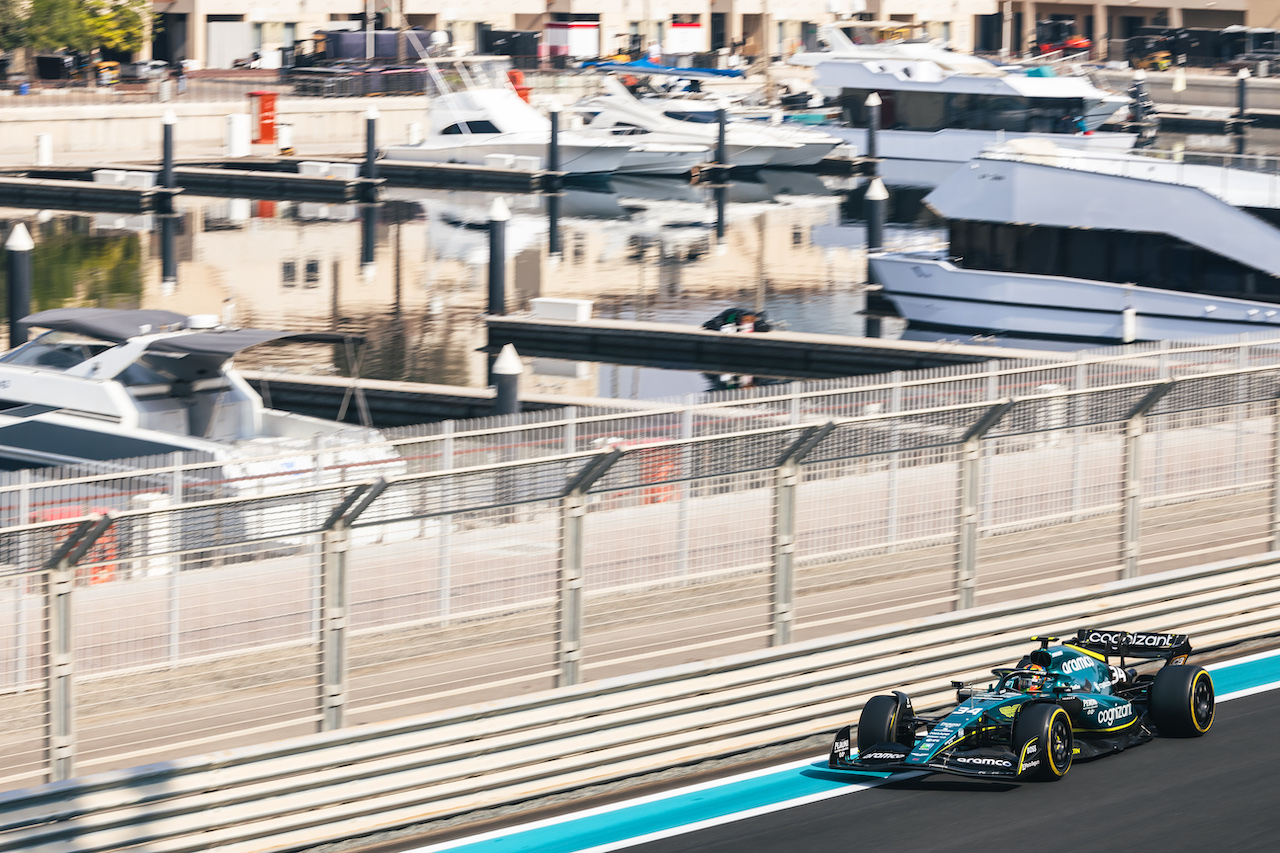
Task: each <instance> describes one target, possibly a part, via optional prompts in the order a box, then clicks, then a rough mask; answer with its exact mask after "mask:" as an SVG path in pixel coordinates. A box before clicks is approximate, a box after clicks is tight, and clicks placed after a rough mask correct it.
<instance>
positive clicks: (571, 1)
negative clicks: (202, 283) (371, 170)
mask: <svg viewBox="0 0 1280 853" xmlns="http://www.w3.org/2000/svg"><path fill="white" fill-rule="evenodd" d="M1267 2H1269V4H1270V5H1261V4H1260V2H1258V3H1255V4H1254V5H1255V9H1254V10H1252V11H1248V10H1247V6H1248V4H1247V0H1172V2H1170V3H1150V2H1145V0H1129V2H1127V3H1125V4H1090V3H1068V2H1033V0H468V2H459V0H367V2H361V0H172V2H164V0H156V2H155V4H154V9H155V11H156V13H157V14H158V15H159V16H160V20H161V23H162V26H161V28H160V30H159V32H158V35H157V38H156V41H155V44H154V54H155V56H156V57H157V58H160V59H166V60H169V61H177V60H187V61H189V62H190V67H193V68H225V67H230V66H231V65H232V63H233V62H235V61H236V60H238V59H244V58H247V57H249V56H251V55H252V54H254V53H258V54H259V55H260V56H261V62H262V64H263V65H265V66H267V67H270V66H271V65H272V64H273V63H274V62H276V61H279V56H280V50H281V48H289V47H292V46H294V45H295V44H297V43H299V42H303V41H306V40H308V39H311V38H312V37H313V34H314V33H316V32H318V31H324V30H332V29H360V28H362V27H363V26H364V24H363V22H364V20H365V17H366V15H372V16H373V17H374V20H375V23H376V25H377V26H378V27H382V28H399V27H402V26H407V27H413V28H417V29H419V30H422V31H428V32H424V33H422V34H421V37H419V36H417V35H415V37H414V38H415V39H416V40H419V41H421V42H423V43H425V42H426V41H427V40H428V37H429V33H430V32H440V33H444V34H446V37H447V39H448V42H449V44H450V45H451V46H452V48H453V49H455V50H457V51H462V52H466V51H477V50H480V49H482V48H483V47H484V46H485V43H486V39H485V34H486V33H487V32H490V31H495V30H497V31H508V30H513V31H521V32H532V33H536V34H538V39H537V43H538V48H537V50H538V52H539V54H540V55H541V56H543V57H557V56H563V57H567V58H571V59H586V58H594V57H597V56H612V55H617V54H627V55H630V56H635V55H637V54H641V53H646V54H651V55H662V56H664V57H666V58H667V60H668V61H691V60H681V59H680V58H681V57H692V56H695V55H703V56H704V57H706V58H704V59H702V60H699V61H702V62H710V61H715V60H714V59H711V58H710V57H709V56H708V55H710V54H718V55H720V56H731V55H736V56H742V57H745V58H746V59H748V60H749V59H751V58H754V57H759V56H774V57H784V56H787V55H789V54H791V53H794V52H796V51H799V50H813V49H816V48H817V47H818V39H817V33H818V27H819V26H820V25H821V24H824V23H833V22H840V21H847V20H851V19H855V18H859V17H861V18H863V19H871V20H876V21H896V22H901V23H903V24H912V25H917V26H916V32H917V33H918V34H922V35H927V36H930V37H932V38H936V39H941V40H943V41H945V42H947V43H948V44H949V45H950V46H952V47H953V48H955V49H956V50H962V51H974V50H979V51H991V52H996V51H1006V52H1008V53H1010V54H1019V53H1022V52H1023V51H1025V50H1026V49H1027V48H1028V46H1029V45H1031V44H1033V43H1034V40H1035V23H1036V21H1040V20H1050V19H1059V20H1071V21H1072V22H1073V25H1074V28H1075V30H1076V32H1078V33H1079V34H1080V35H1084V36H1086V37H1088V38H1089V39H1091V40H1092V41H1093V43H1094V44H1095V45H1097V46H1098V48H1097V49H1096V51H1095V56H1099V57H1103V56H1105V53H1106V51H1105V46H1106V45H1107V43H1108V41H1110V40H1113V39H1122V38H1127V37H1129V36H1131V35H1133V34H1134V33H1135V32H1136V31H1137V28H1138V27H1143V26H1171V27H1178V26H1186V27H1212V28H1219V27H1225V26H1229V25H1231V24H1243V23H1245V22H1246V17H1247V18H1248V21H1249V23H1250V25H1251V26H1276V25H1277V24H1276V21H1277V20H1280V0H1267ZM1140 3H1141V5H1140ZM411 55H412V52H411Z"/></svg>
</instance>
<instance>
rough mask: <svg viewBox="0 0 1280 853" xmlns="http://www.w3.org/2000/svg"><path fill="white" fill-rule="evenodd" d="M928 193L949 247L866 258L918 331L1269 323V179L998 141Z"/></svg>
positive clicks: (1274, 293) (1191, 329) (1275, 264)
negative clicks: (1033, 148)
mask: <svg viewBox="0 0 1280 853" xmlns="http://www.w3.org/2000/svg"><path fill="white" fill-rule="evenodd" d="M925 203H926V204H927V205H928V206H929V207H930V208H932V209H933V210H934V211H935V212H936V213H937V214H938V215H940V216H942V217H944V218H945V219H946V220H947V224H948V228H949V232H950V247H949V248H948V250H947V251H945V252H929V253H884V254H878V255H872V256H871V258H870V266H871V270H872V274H873V275H874V277H875V280H876V281H877V282H878V283H879V284H880V285H881V286H882V287H883V289H884V293H885V295H886V296H887V297H888V298H889V300H890V301H892V302H893V303H894V305H895V306H896V307H897V309H898V312H899V313H900V314H901V315H902V316H903V317H905V318H907V319H908V320H909V321H910V322H911V324H912V326H913V327H914V328H917V329H926V330H935V331H944V332H955V331H964V332H970V331H980V332H999V333H1006V334H1010V335H1015V336H1030V337H1039V338H1057V339H1063V340H1071V341H1079V342H1089V343H1114V342H1127V341H1135V340H1165V339H1170V338H1187V337H1203V336H1206V335H1214V334H1231V333H1237V332H1248V331H1261V330H1280V229H1278V228H1276V227H1275V226H1274V225H1272V224H1270V222H1272V221H1280V178H1277V177H1276V176H1275V175H1270V174H1264V173H1259V172H1252V171H1247V170H1244V169H1232V168H1227V167H1223V166H1212V165H1203V164H1201V165H1196V164H1190V163H1179V162H1176V161H1171V160H1157V159H1154V158H1152V157H1144V156H1138V155H1132V154H1131V155H1127V156H1123V157H1118V156H1109V157H1103V158H1093V157H1087V156H1085V155H1083V154H1081V153H1080V152H1058V153H1057V154H1056V155H1052V156H1050V155H1048V154H1046V153H1045V152H1044V151H1039V152H1036V153H1028V152H1027V151H1025V150H1022V151H1020V150H1018V149H1016V148H1005V149H996V150H992V151H989V152H987V153H986V154H985V155H983V156H982V157H980V158H978V159H976V160H974V161H973V163H971V164H970V165H969V166H968V167H962V168H960V169H958V170H957V171H956V172H955V173H954V174H953V175H952V176H951V177H949V178H948V179H947V180H945V181H944V182H943V183H942V184H941V185H940V186H939V187H938V188H937V189H935V190H934V191H933V192H932V193H930V194H929V196H928V197H927V198H926V199H925ZM1269 220H1270V221H1269Z"/></svg>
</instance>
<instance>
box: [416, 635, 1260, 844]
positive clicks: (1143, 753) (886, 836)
mask: <svg viewBox="0 0 1280 853" xmlns="http://www.w3.org/2000/svg"><path fill="white" fill-rule="evenodd" d="M1193 662H1194V659H1193ZM1205 668H1206V669H1208V670H1209V671H1210V672H1211V673H1212V676H1213V680H1214V686H1215V690H1216V692H1217V695H1218V703H1219V708H1218V711H1217V715H1216V717H1215V720H1214V725H1213V729H1212V730H1211V731H1210V732H1209V733H1208V734H1207V735H1205V736H1204V737H1202V738H1195V739H1179V738H1157V739H1155V740H1153V741H1151V742H1150V743H1148V744H1144V745H1142V746H1139V747H1135V748H1133V749H1130V750H1127V751H1125V752H1123V753H1121V754H1118V755H1111V756H1105V757H1103V758H1099V759H1096V760H1094V761H1088V762H1077V763H1076V764H1074V765H1073V766H1072V769H1071V772H1069V773H1068V774H1067V776H1066V777H1065V778H1063V779H1062V780H1061V781H1058V782H1055V783H1050V784H1045V783H1040V784H1036V783H1025V784H1018V783H1010V782H996V781H988V780H979V779H968V778H962V777H957V776H950V775H944V774H925V773H897V774H893V775H890V774H887V773H886V774H874V775H873V774H851V773H840V772H835V771H831V770H829V769H828V768H827V759H826V755H825V754H824V755H820V756H815V757H813V758H810V759H806V760H803V761H798V762H797V761H793V762H790V763H787V764H782V765H778V766H774V767H770V768H766V769H763V770H756V771H753V772H751V773H745V774H740V775H736V776H731V777H728V778H721V779H717V780H715V781H712V782H706V783H702V784H697V785H691V786H686V787H681V788H677V789H673V790H668V791H664V792H661V793H658V794H653V795H649V796H645V797H641V798H637V799H630V800H625V801H622V802H616V803H612V804H610V805H607V806H602V807H599V808H594V809H590V810H586V811H579V812H574V813H571V814H566V815H561V816H559V817H555V818H551V819H547V820H542V821H538V822H535V823H527V824H523V825H518V826H513V827H508V828H505V829H502V830H499V831H495V832H490V833H485V834H483V835H475V836H471V837H466V838H460V839H455V840H452V841H449V842H445V843H440V844H428V845H424V846H419V847H415V848H409V849H408V850H406V848H400V849H401V850H406V853H444V851H450V853H535V851H536V853H605V851H610V850H621V849H633V850H636V851H638V853H675V851H680V852H681V853H684V851H699V853H744V851H751V853H784V852H785V853H806V851H814V853H819V851H821V853H829V851H832V850H841V851H844V850H863V849H866V850H930V851H951V850H954V851H969V850H980V849H990V848H991V847H992V845H995V847H996V848H1005V849H1012V848H1013V847H1014V846H1022V845H1028V846H1031V847H1034V848H1035V849H1037V850H1041V851H1056V850H1081V851H1083V850H1097V851H1109V850H1135V849H1141V850H1144V851H1145V850H1150V851H1182V850H1196V851H1205V850H1214V851H1216V850H1229V851H1253V850H1257V851H1275V850H1280V766H1278V765H1280V690H1277V688H1280V650H1274V651H1269V652H1265V653H1262V654H1256V655H1249V656H1246V657H1239V658H1235V659H1231V660H1225V661H1221V662H1218V663H1215V664H1211V665H1208V666H1206V667H1205ZM855 795H856V796H855ZM872 845H875V846H872Z"/></svg>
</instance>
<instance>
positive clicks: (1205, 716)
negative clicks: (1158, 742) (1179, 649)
mask: <svg viewBox="0 0 1280 853" xmlns="http://www.w3.org/2000/svg"><path fill="white" fill-rule="evenodd" d="M1147 697H1148V701H1149V703H1150V709H1151V722H1153V723H1155V724H1156V731H1157V732H1159V733H1160V734H1161V735H1162V736H1164V737H1200V736H1201V735H1202V734H1204V733H1205V732H1207V731H1209V727H1210V726H1212V725H1213V709H1214V695H1213V679H1212V678H1210V677H1209V673H1207V672H1205V671H1204V670H1203V669H1201V668H1200V667H1198V666H1166V667H1165V668H1164V669H1162V670H1160V671H1159V672H1157V673H1156V677H1155V680H1154V681H1152V682H1151V692H1150V693H1148V694H1147Z"/></svg>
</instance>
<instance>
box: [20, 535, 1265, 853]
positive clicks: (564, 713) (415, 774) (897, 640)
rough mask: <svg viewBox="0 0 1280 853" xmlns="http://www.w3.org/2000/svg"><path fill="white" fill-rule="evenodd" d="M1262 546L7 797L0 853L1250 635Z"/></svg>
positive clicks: (757, 737) (420, 814) (209, 831)
mask: <svg viewBox="0 0 1280 853" xmlns="http://www.w3.org/2000/svg"><path fill="white" fill-rule="evenodd" d="M1277 556H1280V555H1277V553H1275V552H1273V553H1271V554H1270V555H1268V559H1267V560H1257V559H1254V560H1239V561H1231V562H1225V563H1217V564H1213V565H1208V566H1201V567H1196V568H1192V569H1182V570H1178V571H1173V572H1168V573H1165V574H1163V575H1158V576H1150V577H1144V578H1137V579H1130V580H1124V581H1117V582H1113V583H1109V584H1104V585H1100V586H1095V587H1089V588H1084V589H1080V590H1077V591H1074V592H1071V593H1060V594H1053V595H1046V596H1041V597H1038V598H1035V599H1031V600H1027V601H1025V602H1021V603H1017V604H1012V605H998V606H990V607H985V608H976V609H973V610H968V611H965V612H963V613H953V614H948V615H946V616H940V617H933V618H929V619H922V620H916V621H912V622H904V623H900V624H897V625H893V626H889V627H884V628H877V629H873V630H865V631H859V632H855V633H850V634H844V635H841V636H838V637H832V638H826V639H823V640H820V641H812V642H806V643H795V644H791V645H789V646H787V647H785V648H780V649H772V650H768V651H763V652H755V653H750V654H743V655H737V656H733V657H726V658H721V659H718V660H713V661H707V662H703V663H699V664H696V665H685V666H679V667H672V668H668V669H664V670H658V671H653V672H647V673H642V674H638V675H633V676H627V677H623V678H617V679H612V680H604V681H599V682H595V683H592V684H589V685H582V686H577V687H572V688H565V689H560V690H554V691H547V692H544V693H539V694H536V695H533V696H529V697H524V698H521V699H512V700H506V701H501V702H492V703H486V704H480V705H473V706H471V707H468V708H461V709H457V710H453V711H449V712H442V713H436V714H431V715H426V716H421V717H417V718H412V719H406V720H401V721H397V722H394V723H387V724H381V725H373V726H367V727H360V728H356V729H347V730H342V731H338V732H334V733H328V734H323V735H312V736H308V737H302V738H296V739H293V740H287V741H281V742H278V743H275V744H272V745H270V746H267V747H255V748H248V749H239V750H228V751H224V752H219V753H214V754H211V755H206V756H201V757H198V758H192V759H187V760H183V761H175V762H168V763H165V764H157V765H152V766H149V767H141V768H134V769H130V770H125V771H117V772H111V773H103V774H99V775H96V776H89V777H83V778H80V779H75V780H71V781H68V782H60V783H53V784H49V785H44V786H41V787H38V788H32V789H27V790H24V791H16V792H13V793H9V794H5V795H0V851H3V850H23V851H27V853H44V852H45V851H47V853H54V851H57V852H58V853H61V852H62V851H65V850H68V849H75V850H77V851H79V853H92V851H111V850H117V849H120V848H122V847H125V846H128V847H129V848H130V849H137V850H149V851H159V850H163V851H165V853H186V851H197V850H209V849H217V850H219V851H220V853H255V851H265V850H267V849H270V850H273V851H285V850H298V849H303V848H308V847H311V846H313V845H315V844H319V843H322V842H326V841H333V840H338V839H342V838H347V837H351V836H355V835H359V834H363V833H369V832H372V831H376V830H383V829H388V828H391V827H395V826H403V825H410V824H414V823H419V822H423V821H427V820H432V819H436V818H442V817H445V816H449V815H455V814H459V813H464V812H467V811H471V810H474V809H477V808H483V807H487V806H493V805H497V804H502V803H512V802H518V801H521V800H525V799H528V798H531V797H538V796H543V795H546V794H550V793H554V792H560V791H566V790H570V789H574V788H578V787H582V786H585V785H590V784H595V783H600V782H605V781H609V780H614V779H619V778H623V777H627V776H632V775H635V774H638V773H643V772H646V771H651V770H656V769H661V768H665V767H670V766H674V765H677V764H681V763H686V762H690V761H695V760H699V759H705V758H710V757H713V756H718V755H726V754H731V753H734V752H739V751H743V750H746V749H750V748H752V747H757V746H762V745H766V744H770V743H779V742H785V741H788V740H792V739H795V738H800V737H804V736H807V735H812V734H817V733H821V732H824V731H830V730H833V729H834V728H836V727H837V726H839V725H842V724H844V723H847V722H850V721H851V719H852V718H853V717H854V715H855V714H856V712H857V710H858V708H859V707H860V706H861V704H862V703H863V702H864V701H865V699H866V698H867V697H868V696H870V695H872V694H875V693H880V692H883V691H886V690H890V689H904V690H906V691H907V692H908V693H910V694H911V695H912V696H913V699H914V702H915V705H916V707H918V708H921V709H922V710H923V709H928V708H932V707H937V706H939V705H941V704H943V703H944V702H946V701H948V700H949V699H950V698H951V697H952V695H953V692H952V689H951V687H950V682H951V680H952V679H965V680H970V679H979V678H981V677H983V676H984V675H985V674H986V673H987V671H988V670H989V669H990V668H991V667H993V666H997V665H1000V664H1004V663H1008V662H1009V661H1010V660H1012V659H1014V658H1015V657H1016V656H1017V655H1018V654H1019V653H1020V651H1022V650H1023V649H1024V648H1025V646H1026V642H1027V637H1028V636H1029V635H1030V634H1031V633H1032V632H1036V633H1044V632H1049V633H1063V634H1067V633H1071V632H1074V630H1075V629H1076V628H1079V627H1084V626H1086V625H1089V626H1096V627H1119V628H1133V629H1141V630H1151V631H1175V630H1176V631H1178V632H1180V633H1187V634H1189V635H1190V636H1191V638H1192V642H1193V644H1194V645H1196V646H1197V647H1200V648H1204V647H1206V646H1214V645H1217V644H1221V643H1228V642H1232V641H1237V640H1243V639H1248V638H1250V637H1255V636H1258V635H1261V634H1265V633H1269V632H1272V631H1274V630H1275V627H1276V625H1277V624H1280V563H1277V562H1276V560H1277Z"/></svg>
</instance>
